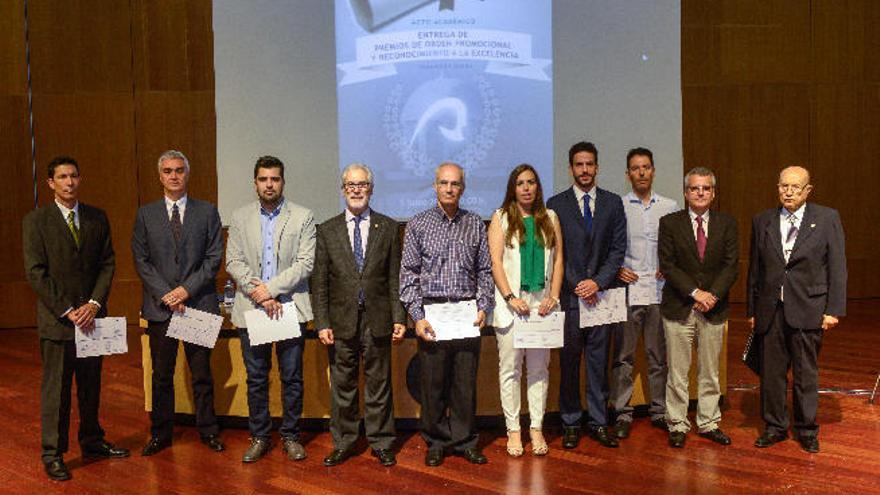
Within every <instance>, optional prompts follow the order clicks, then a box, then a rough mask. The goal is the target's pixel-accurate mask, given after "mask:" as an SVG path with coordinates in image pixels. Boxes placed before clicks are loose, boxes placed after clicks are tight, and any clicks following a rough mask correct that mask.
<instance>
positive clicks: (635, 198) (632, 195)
mask: <svg viewBox="0 0 880 495" xmlns="http://www.w3.org/2000/svg"><path fill="white" fill-rule="evenodd" d="M594 189H595V188H594ZM625 197H626V200H627V202H629V203H639V204H644V203H642V198H640V197H638V195H636V193H634V192H632V191H630V192H629V193H628V194H627V195H626V196H625ZM656 202H657V193H655V192H654V191H653V190H651V201H649V204H654V203H656Z"/></svg>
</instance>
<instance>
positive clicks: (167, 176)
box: [131, 150, 224, 456]
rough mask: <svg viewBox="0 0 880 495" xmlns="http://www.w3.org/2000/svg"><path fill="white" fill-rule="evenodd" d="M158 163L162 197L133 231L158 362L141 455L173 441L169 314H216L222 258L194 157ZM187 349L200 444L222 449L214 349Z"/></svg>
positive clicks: (215, 217)
mask: <svg viewBox="0 0 880 495" xmlns="http://www.w3.org/2000/svg"><path fill="white" fill-rule="evenodd" d="M158 168H159V182H161V183H162V189H163V192H164V197H163V198H162V199H160V200H159V201H155V202H152V203H150V204H147V205H144V206H142V207H140V208H139V209H138V212H137V218H136V219H135V222H134V232H133V233H132V236H131V251H132V254H133V255H134V264H135V268H137V272H138V275H140V277H141V281H143V287H144V291H143V305H142V306H141V316H142V317H143V318H144V319H146V320H147V322H148V325H147V334H148V335H149V336H150V357H151V359H152V365H153V374H152V390H153V404H152V405H153V408H152V411H151V412H150V422H151V423H152V426H151V428H150V440H149V441H148V442H147V445H146V446H144V448H143V450H142V451H141V455H143V456H151V455H154V454H156V453H158V452H159V451H161V450H162V449H164V448H165V447H168V446H170V445H171V434H172V430H173V427H174V367H175V364H176V363H177V349H178V340H177V339H175V338H172V337H168V336H167V335H166V332H167V331H168V323H169V322H170V320H171V314H172V312H175V311H176V312H183V310H184V308H185V307H190V308H195V309H199V310H201V311H206V312H209V313H215V314H216V313H217V312H218V306H217V289H216V288H215V284H214V277H215V276H216V275H217V270H218V269H219V268H220V259H221V258H222V257H223V235H222V233H221V225H220V215H219V214H218V213H217V208H215V207H214V205H212V204H210V203H206V202H204V201H199V200H197V199H194V198H190V197H189V196H188V195H187V193H186V187H187V183H188V182H189V172H190V169H189V160H187V159H186V156H185V155H184V154H183V153H181V152H179V151H175V150H169V151H166V152H165V153H162V156H160V157H159V164H158ZM183 349H184V352H185V353H186V360H187V362H188V363H189V369H190V372H191V373H192V388H193V398H194V399H195V404H196V425H197V426H198V428H199V435H200V436H201V439H202V443H204V444H205V445H207V446H208V447H209V448H211V449H212V450H214V451H217V452H220V451H222V450H223V449H224V447H223V443H222V442H221V441H220V438H219V436H218V431H219V429H218V426H217V417H216V416H215V415H214V380H213V378H212V377H211V349H208V348H206V347H202V346H200V345H196V344H192V343H189V342H184V344H183Z"/></svg>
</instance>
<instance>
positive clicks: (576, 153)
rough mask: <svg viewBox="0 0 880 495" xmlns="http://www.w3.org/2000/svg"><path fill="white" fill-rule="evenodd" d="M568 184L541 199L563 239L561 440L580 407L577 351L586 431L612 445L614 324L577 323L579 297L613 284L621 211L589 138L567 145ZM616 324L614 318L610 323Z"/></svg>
mask: <svg viewBox="0 0 880 495" xmlns="http://www.w3.org/2000/svg"><path fill="white" fill-rule="evenodd" d="M568 169H569V170H568V171H569V173H571V177H572V179H573V180H574V185H573V186H572V187H571V188H569V189H566V190H564V191H562V192H561V193H559V194H557V195H555V196H553V197H552V198H550V199H549V200H548V201H547V208H550V209H552V210H553V211H555V212H556V215H557V216H558V217H559V222H560V224H561V226H562V238H563V241H564V243H565V246H564V249H563V252H564V253H565V278H564V279H563V282H562V301H561V303H562V304H561V305H562V309H563V310H564V311H565V344H564V345H563V347H562V352H561V355H560V361H561V362H560V375H561V376H560V383H559V414H560V416H561V418H562V426H563V431H564V434H563V438H562V446H563V447H564V448H566V449H573V448H575V447H577V444H578V441H579V439H580V424H581V416H582V415H583V408H582V407H581V397H580V372H581V371H580V369H581V355H584V356H585V358H586V361H587V380H588V382H587V383H588V385H587V412H588V415H589V419H588V427H589V433H590V436H592V437H593V438H595V439H596V440H597V441H598V442H599V443H600V444H602V445H603V446H605V447H617V445H618V442H617V437H616V436H615V434H614V432H613V431H611V430H610V429H609V428H608V411H607V408H608V394H609V393H608V379H607V375H608V345H609V342H610V337H611V333H612V330H613V328H614V325H600V326H596V327H591V328H580V306H579V304H580V303H579V300H580V299H583V300H585V301H586V302H587V303H588V304H595V302H596V298H597V294H598V292H599V291H602V290H606V289H609V288H612V287H615V286H616V284H617V282H616V279H617V270H618V269H620V267H621V266H622V265H623V258H624V255H625V253H626V215H625V213H624V210H623V201H622V200H621V199H620V196H618V195H616V194H614V193H612V192H609V191H606V190H604V189H599V187H597V186H596V175H597V174H598V173H599V154H598V151H597V150H596V146H595V145H594V144H593V143H587V142H579V143H577V144H575V145H574V146H572V147H571V148H570V149H569V150H568ZM615 325H616V324H615Z"/></svg>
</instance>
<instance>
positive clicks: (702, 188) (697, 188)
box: [687, 186, 715, 194]
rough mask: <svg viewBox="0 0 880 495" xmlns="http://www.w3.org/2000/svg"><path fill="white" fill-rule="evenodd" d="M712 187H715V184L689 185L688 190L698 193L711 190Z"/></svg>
mask: <svg viewBox="0 0 880 495" xmlns="http://www.w3.org/2000/svg"><path fill="white" fill-rule="evenodd" d="M712 189H715V186H688V188H687V190H688V192H689V193H694V194H696V193H698V192H700V191H705V192H710V191H712Z"/></svg>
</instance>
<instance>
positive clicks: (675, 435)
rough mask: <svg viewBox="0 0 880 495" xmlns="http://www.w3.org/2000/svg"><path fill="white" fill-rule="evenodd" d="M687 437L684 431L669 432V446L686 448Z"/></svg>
mask: <svg viewBox="0 0 880 495" xmlns="http://www.w3.org/2000/svg"><path fill="white" fill-rule="evenodd" d="M685 438H686V435H685V433H684V432H683V431H670V432H669V446H670V447H673V448H676V449H681V448H684V439H685Z"/></svg>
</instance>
